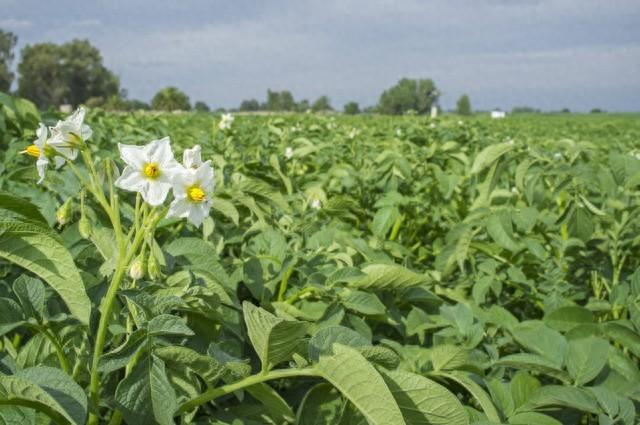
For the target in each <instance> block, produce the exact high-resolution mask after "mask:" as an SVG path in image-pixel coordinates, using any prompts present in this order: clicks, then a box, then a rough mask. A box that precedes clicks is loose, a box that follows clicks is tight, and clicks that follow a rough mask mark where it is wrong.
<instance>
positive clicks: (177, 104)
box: [151, 86, 191, 111]
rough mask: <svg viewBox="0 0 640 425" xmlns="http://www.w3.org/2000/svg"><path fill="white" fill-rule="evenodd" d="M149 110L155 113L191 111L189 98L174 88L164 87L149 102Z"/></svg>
mask: <svg viewBox="0 0 640 425" xmlns="http://www.w3.org/2000/svg"><path fill="white" fill-rule="evenodd" d="M151 109H153V110H156V111H174V110H181V111H188V110H190V109H191V104H190V103H189V96H187V95H186V94H184V93H183V92H182V91H180V90H178V89H177V88H176V87H173V86H171V87H165V88H163V89H162V90H160V91H159V92H158V93H156V95H155V96H153V99H152V100H151Z"/></svg>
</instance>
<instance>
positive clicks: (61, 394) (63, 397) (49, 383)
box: [0, 366, 87, 425]
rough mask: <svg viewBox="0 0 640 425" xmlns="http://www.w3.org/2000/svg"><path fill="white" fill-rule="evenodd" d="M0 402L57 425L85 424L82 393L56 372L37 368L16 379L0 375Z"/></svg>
mask: <svg viewBox="0 0 640 425" xmlns="http://www.w3.org/2000/svg"><path fill="white" fill-rule="evenodd" d="M0 402H1V403H2V404H8V405H14V406H25V407H31V408H33V409H36V410H38V411H40V412H43V413H45V414H46V415H47V416H49V417H50V418H51V419H53V420H54V421H56V422H57V423H60V424H77V425H81V424H84V423H85V419H86V416H87V397H86V395H85V393H84V390H83V389H82V388H80V387H79V386H78V384H76V383H75V382H74V381H73V380H72V379H71V378H70V377H69V376H68V375H67V374H65V373H64V372H62V371H61V370H59V369H55V368H51V367H46V366H38V367H33V368H28V369H24V370H22V371H20V372H19V373H18V374H17V375H0Z"/></svg>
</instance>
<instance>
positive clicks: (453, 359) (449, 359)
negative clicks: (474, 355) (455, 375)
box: [431, 344, 469, 371]
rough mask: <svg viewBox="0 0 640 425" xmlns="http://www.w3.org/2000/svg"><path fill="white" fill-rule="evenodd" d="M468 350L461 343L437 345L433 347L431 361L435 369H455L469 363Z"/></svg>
mask: <svg viewBox="0 0 640 425" xmlns="http://www.w3.org/2000/svg"><path fill="white" fill-rule="evenodd" d="M468 358H469V356H468V353H467V350H466V349H465V348H464V347H462V346H459V345H448V344H442V345H436V346H435V347H433V348H432V349H431V363H432V364H433V369H434V370H435V371H440V370H453V369H457V368H459V367H460V366H463V365H465V364H466V363H467V360H468Z"/></svg>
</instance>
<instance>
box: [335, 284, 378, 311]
mask: <svg viewBox="0 0 640 425" xmlns="http://www.w3.org/2000/svg"><path fill="white" fill-rule="evenodd" d="M341 295H342V305H343V306H344V307H345V308H347V309H349V310H353V311H355V312H358V313H362V314H366V315H383V314H385V312H386V311H387V308H386V307H385V305H384V304H382V302H381V301H380V299H379V298H378V297H377V296H376V295H375V294H372V293H369V292H364V291H358V290H355V291H351V290H346V295H343V294H341Z"/></svg>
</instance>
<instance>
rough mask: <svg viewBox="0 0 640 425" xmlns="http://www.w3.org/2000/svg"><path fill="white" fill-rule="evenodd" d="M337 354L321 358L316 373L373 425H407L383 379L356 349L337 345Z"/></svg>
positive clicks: (334, 350)
mask: <svg viewBox="0 0 640 425" xmlns="http://www.w3.org/2000/svg"><path fill="white" fill-rule="evenodd" d="M333 352H334V354H333V355H328V356H327V355H323V356H320V361H319V362H318V364H317V365H316V370H317V371H318V372H319V373H320V375H321V376H322V377H323V378H324V379H326V380H327V381H329V382H330V383H331V384H332V385H333V386H334V387H336V388H337V389H338V390H339V391H340V392H341V393H342V395H344V396H345V397H346V398H348V399H349V401H351V402H352V403H353V404H354V405H355V406H356V407H357V408H358V410H359V411H360V412H361V413H362V414H363V415H364V416H365V417H366V418H367V420H368V421H369V423H370V424H371V425H402V424H405V421H404V419H403V416H402V413H401V411H400V408H399V407H398V404H397V402H396V401H395V399H394V397H393V395H392V394H391V391H390V390H389V388H388V387H387V385H386V384H385V382H384V380H383V378H382V376H380V374H379V373H378V372H377V371H376V369H375V368H374V367H373V366H372V365H371V364H370V363H369V362H368V361H367V360H366V359H365V358H364V357H363V356H362V354H360V353H358V351H357V350H355V349H354V348H350V347H347V346H344V345H340V344H334V346H333Z"/></svg>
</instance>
